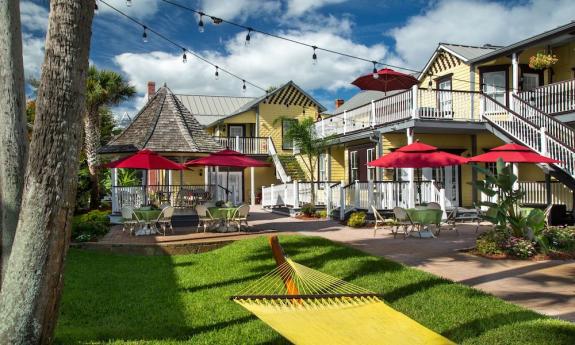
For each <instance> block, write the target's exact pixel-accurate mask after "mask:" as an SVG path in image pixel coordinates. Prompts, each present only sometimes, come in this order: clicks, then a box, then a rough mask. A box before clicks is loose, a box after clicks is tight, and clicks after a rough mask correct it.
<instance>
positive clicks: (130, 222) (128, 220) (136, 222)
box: [121, 206, 144, 235]
mask: <svg viewBox="0 0 575 345" xmlns="http://www.w3.org/2000/svg"><path fill="white" fill-rule="evenodd" d="M121 212H122V219H123V226H122V231H126V230H127V231H128V232H129V233H130V235H133V234H134V232H135V230H136V227H138V226H141V225H143V224H144V223H142V221H140V219H138V216H137V215H136V213H134V208H133V207H132V206H123V207H122V210H121Z"/></svg>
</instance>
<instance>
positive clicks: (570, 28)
mask: <svg viewBox="0 0 575 345" xmlns="http://www.w3.org/2000/svg"><path fill="white" fill-rule="evenodd" d="M574 34H575V21H572V22H570V23H568V24H565V25H561V26H558V27H556V28H555V29H551V30H549V31H545V32H543V33H540V34H538V35H535V36H532V37H529V38H527V39H524V40H522V41H519V42H517V43H513V44H511V45H508V46H506V47H503V48H501V49H498V50H495V51H493V52H491V53H487V54H485V55H482V56H479V57H477V58H475V59H473V60H471V61H470V62H471V63H477V62H482V61H486V60H491V59H494V58H496V57H499V56H501V55H508V54H511V53H513V52H517V51H518V50H521V49H523V48H527V47H529V46H532V45H535V44H540V43H544V42H547V41H549V40H551V39H553V38H556V37H559V36H563V35H570V36H571V37H573V35H574Z"/></svg>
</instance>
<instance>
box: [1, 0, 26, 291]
mask: <svg viewBox="0 0 575 345" xmlns="http://www.w3.org/2000/svg"><path fill="white" fill-rule="evenodd" d="M0 76H1V78H2V83H0V99H1V100H2V101H1V102H0V123H1V124H2V125H1V126H0V205H2V206H1V207H0V234H1V236H0V243H1V244H2V247H1V252H2V257H1V258H0V285H1V284H2V276H3V275H4V272H5V270H6V267H7V265H8V258H9V257H10V251H11V248H12V242H13V240H14V235H15V233H16V226H17V225H18V215H19V213H20V203H21V202H22V189H23V188H24V170H25V169H26V158H27V152H28V139H27V137H26V109H25V108H26V102H25V96H24V67H23V61H22V34H21V32H20V2H19V1H2V2H1V3H0Z"/></svg>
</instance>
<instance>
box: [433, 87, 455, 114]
mask: <svg viewBox="0 0 575 345" xmlns="http://www.w3.org/2000/svg"><path fill="white" fill-rule="evenodd" d="M437 87H438V89H439V90H444V91H439V114H438V116H439V117H447V118H451V117H453V99H452V95H451V79H447V80H444V81H442V82H440V83H439V84H437Z"/></svg>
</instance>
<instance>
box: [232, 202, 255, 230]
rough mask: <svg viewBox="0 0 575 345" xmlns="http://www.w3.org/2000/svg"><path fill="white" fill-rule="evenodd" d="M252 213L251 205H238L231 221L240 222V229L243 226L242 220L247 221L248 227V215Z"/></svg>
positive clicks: (247, 225)
mask: <svg viewBox="0 0 575 345" xmlns="http://www.w3.org/2000/svg"><path fill="white" fill-rule="evenodd" d="M249 214H250V205H248V204H243V205H242V206H240V207H238V208H237V209H236V210H235V211H234V214H233V216H232V218H231V220H230V222H231V223H236V224H238V231H240V230H241V228H242V222H244V223H246V227H249V226H250V225H249V224H248V215H249Z"/></svg>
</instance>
